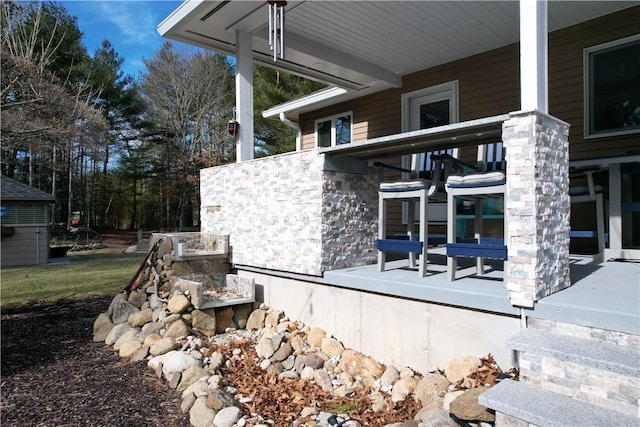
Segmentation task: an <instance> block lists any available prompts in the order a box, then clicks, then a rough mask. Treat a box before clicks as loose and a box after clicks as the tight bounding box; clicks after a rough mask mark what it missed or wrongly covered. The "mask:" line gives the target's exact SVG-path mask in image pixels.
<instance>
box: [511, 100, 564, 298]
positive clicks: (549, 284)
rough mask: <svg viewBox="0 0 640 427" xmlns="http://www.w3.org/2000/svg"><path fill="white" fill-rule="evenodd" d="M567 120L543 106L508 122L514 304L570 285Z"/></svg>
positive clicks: (513, 117) (514, 115) (512, 291)
mask: <svg viewBox="0 0 640 427" xmlns="http://www.w3.org/2000/svg"><path fill="white" fill-rule="evenodd" d="M568 136H569V125H568V124H566V123H565V122H562V121H560V120H558V119H556V118H554V117H551V116H549V115H547V114H544V113H541V112H539V111H526V112H516V113H512V114H511V117H510V118H509V120H507V121H506V122H504V124H503V128H502V138H503V141H504V144H505V147H506V152H507V190H506V192H507V194H506V196H505V197H506V202H505V220H506V221H507V247H508V251H509V262H508V266H507V271H506V275H505V281H506V287H507V289H508V290H509V292H510V297H511V303H512V304H513V305H515V306H521V307H533V305H534V303H535V301H537V300H539V299H540V298H542V297H544V296H547V295H551V294H553V293H555V292H558V291H560V290H562V289H565V288H567V287H569V286H571V281H570V278H569V228H570V225H569V213H570V199H569V142H568Z"/></svg>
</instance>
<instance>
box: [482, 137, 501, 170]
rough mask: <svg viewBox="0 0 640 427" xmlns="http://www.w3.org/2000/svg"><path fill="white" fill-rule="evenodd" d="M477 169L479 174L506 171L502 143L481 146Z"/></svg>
mask: <svg viewBox="0 0 640 427" xmlns="http://www.w3.org/2000/svg"><path fill="white" fill-rule="evenodd" d="M476 167H477V168H478V172H494V171H504V170H505V168H506V157H505V148H504V144H503V143H502V141H499V142H493V143H490V144H485V145H479V146H478V157H477V164H476Z"/></svg>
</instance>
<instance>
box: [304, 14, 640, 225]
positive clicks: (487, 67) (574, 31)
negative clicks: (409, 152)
mask: <svg viewBox="0 0 640 427" xmlns="http://www.w3.org/2000/svg"><path fill="white" fill-rule="evenodd" d="M638 22H640V7H633V8H630V9H627V10H624V11H622V12H618V13H615V14H611V15H608V16H605V17H602V18H599V19H597V20H594V21H590V22H587V23H583V24H579V25H576V26H573V27H570V28H566V29H563V30H559V31H556V32H554V33H552V34H550V36H549V57H550V60H549V113H550V114H551V115H553V116H555V117H558V118H559V119H561V120H564V121H566V122H568V123H569V124H570V125H571V127H570V136H569V142H570V156H571V157H572V158H584V157H596V156H605V155H611V154H615V153H619V152H622V151H627V150H630V149H637V147H638V142H637V141H638V135H637V134H636V135H632V136H621V137H614V138H599V139H595V140H584V138H583V83H582V55H583V49H584V48H586V47H588V46H593V45H597V44H601V43H605V42H608V41H612V40H617V39H620V38H623V37H627V36H630V35H633V34H636V33H638V28H639V27H638ZM452 80H458V83H459V116H460V117H459V118H460V121H466V120H472V119H477V118H482V117H488V116H493V115H498V114H504V113H508V112H512V111H518V110H519V109H520V75H519V44H512V45H508V46H504V47H501V48H498V49H494V50H492V51H489V52H484V53H481V54H478V55H474V56H471V57H468V58H463V59H461V60H458V61H455V62H451V63H448V64H444V65H440V66H438V67H434V68H431V69H429V70H423V71H420V72H417V73H413V74H410V75H407V76H404V78H403V86H402V88H399V89H389V90H386V91H382V92H379V93H376V94H373V95H369V96H365V97H362V98H360V99H355V100H352V101H348V102H345V103H343V104H340V105H337V106H332V107H329V108H325V109H322V110H319V111H316V112H313V113H308V114H305V115H303V116H302V117H301V126H302V129H303V148H313V147H314V146H315V140H314V121H315V120H316V119H319V118H322V117H327V116H330V115H333V114H338V113H341V112H344V111H352V112H353V120H354V125H353V137H354V138H353V139H354V141H362V140H366V139H371V138H376V137H380V136H385V135H392V134H395V133H398V132H400V131H401V122H402V120H401V96H402V94H403V93H408V92H412V91H415V90H419V89H424V88H428V87H430V86H435V85H438V84H441V83H445V82H449V81H452ZM461 158H462V159H463V160H465V161H467V162H474V161H475V150H470V149H465V150H463V151H462V153H461ZM376 160H381V161H384V162H386V163H390V164H395V165H399V164H400V159H399V157H398V156H395V157H389V158H384V159H376ZM385 179H398V175H393V174H389V173H386V174H385ZM389 219H390V222H391V223H392V224H391V225H390V226H389V231H390V232H397V231H401V230H402V225H401V211H400V208H399V207H393V208H391V209H390V210H389Z"/></svg>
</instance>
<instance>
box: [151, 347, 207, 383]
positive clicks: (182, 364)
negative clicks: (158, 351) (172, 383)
mask: <svg viewBox="0 0 640 427" xmlns="http://www.w3.org/2000/svg"><path fill="white" fill-rule="evenodd" d="M159 364H161V366H162V373H163V374H164V376H165V378H171V376H172V374H174V373H179V374H182V372H183V371H184V370H185V369H187V368H188V367H190V366H200V362H198V361H197V360H196V359H194V358H193V357H191V356H189V355H188V354H187V353H184V352H182V351H178V350H173V351H170V352H168V353H165V354H163V355H161V356H156V357H153V358H151V359H150V360H149V362H148V363H147V366H149V367H150V368H151V369H153V370H155V369H157V368H158V366H159Z"/></svg>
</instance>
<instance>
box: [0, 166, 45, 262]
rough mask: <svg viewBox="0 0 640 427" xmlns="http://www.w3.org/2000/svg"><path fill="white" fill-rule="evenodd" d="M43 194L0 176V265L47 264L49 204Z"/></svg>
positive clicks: (43, 192)
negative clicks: (0, 233) (0, 234)
mask: <svg viewBox="0 0 640 427" xmlns="http://www.w3.org/2000/svg"><path fill="white" fill-rule="evenodd" d="M54 202H55V197H54V196H53V195H51V194H49V193H47V192H45V191H41V190H38V189H37V188H34V187H31V186H29V185H26V184H23V183H21V182H18V181H16V180H14V179H11V178H8V177H6V176H4V175H0V205H1V207H0V226H1V229H2V240H1V242H0V247H1V253H0V256H1V258H0V265H1V266H2V267H9V266H14V265H40V264H47V263H48V262H49V239H50V237H49V223H50V215H51V209H50V205H51V204H52V203H54Z"/></svg>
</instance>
